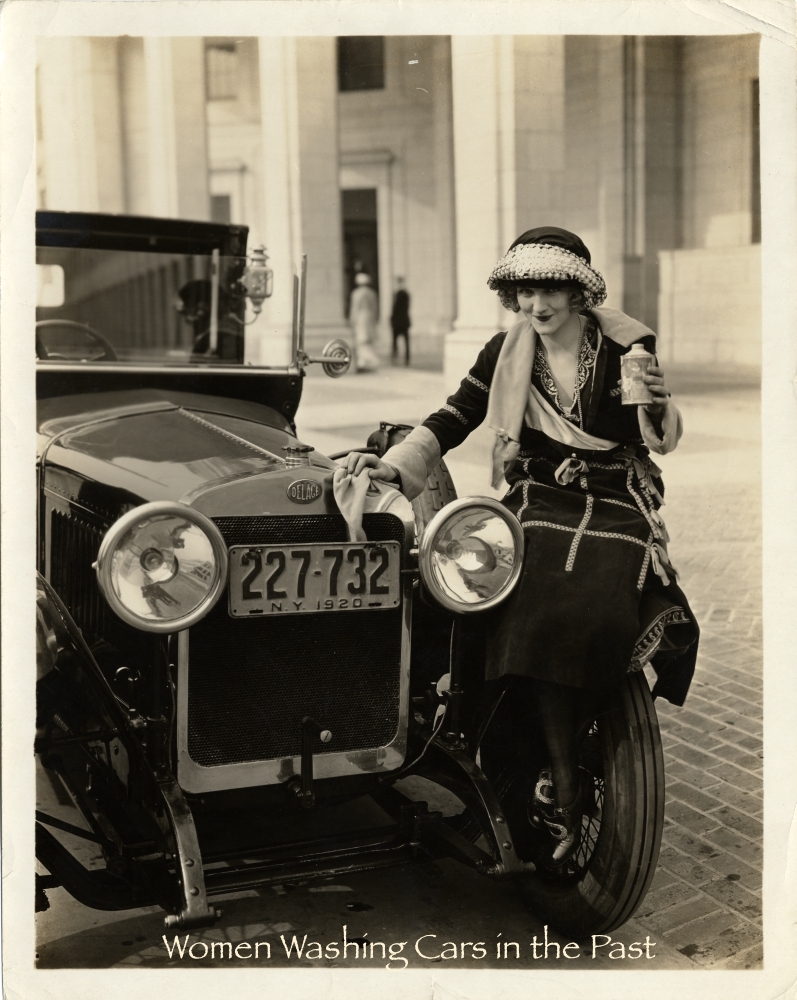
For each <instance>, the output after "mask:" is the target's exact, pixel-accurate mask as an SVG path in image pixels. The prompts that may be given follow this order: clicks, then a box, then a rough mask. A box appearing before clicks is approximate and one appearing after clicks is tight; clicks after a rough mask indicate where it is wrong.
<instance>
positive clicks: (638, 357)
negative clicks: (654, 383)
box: [620, 344, 656, 406]
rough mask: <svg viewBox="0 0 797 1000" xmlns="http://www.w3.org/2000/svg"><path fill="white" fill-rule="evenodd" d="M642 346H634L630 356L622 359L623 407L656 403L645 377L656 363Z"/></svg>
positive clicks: (624, 356) (629, 353) (621, 385)
mask: <svg viewBox="0 0 797 1000" xmlns="http://www.w3.org/2000/svg"><path fill="white" fill-rule="evenodd" d="M655 360H656V359H655V358H654V357H653V355H652V354H648V352H647V351H646V350H645V348H644V347H643V346H642V345H641V344H634V345H632V347H631V350H630V351H629V352H628V354H624V355H623V356H622V358H620V392H621V399H622V404H623V406H639V405H642V404H645V403H652V402H654V396H653V393H652V392H651V391H650V389H649V388H648V386H647V385H646V384H645V381H644V376H645V375H646V374H647V370H648V368H650V366H651V365H652V364H654V363H655Z"/></svg>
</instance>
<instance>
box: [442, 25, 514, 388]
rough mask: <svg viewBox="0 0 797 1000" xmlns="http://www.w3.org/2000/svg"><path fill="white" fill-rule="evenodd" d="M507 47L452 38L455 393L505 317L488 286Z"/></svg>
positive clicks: (450, 363)
mask: <svg viewBox="0 0 797 1000" xmlns="http://www.w3.org/2000/svg"><path fill="white" fill-rule="evenodd" d="M499 45H500V40H499V39H497V38H493V37H479V36H476V35H454V36H452V38H451V89H452V101H453V122H454V165H455V169H454V179H455V182H454V200H455V216H456V244H457V245H456V263H457V318H456V320H455V322H454V331H453V333H450V334H449V335H448V336H447V337H446V343H445V349H444V355H443V366H444V368H443V370H444V373H445V380H446V387H447V388H453V386H455V385H456V384H457V383H458V382H459V380H460V379H461V378H462V376H463V375H464V374H465V372H466V371H467V370H468V368H469V367H470V365H471V364H472V363H473V359H474V358H475V357H476V354H477V352H478V350H479V348H480V347H481V346H482V345H483V344H484V343H485V341H486V340H488V339H489V338H490V337H491V336H492V335H493V334H494V333H495V332H496V331H497V330H498V328H499V322H500V320H499V317H500V315H501V313H502V310H501V307H500V303H499V302H498V299H497V298H496V296H495V294H494V293H493V292H491V291H490V290H489V289H488V288H487V287H486V284H485V282H486V280H487V277H488V275H489V273H490V270H491V269H492V267H493V266H494V264H495V262H496V260H497V259H498V255H499V252H500V247H501V235H502V233H501V218H500V210H501V180H502V177H501V162H500V156H501V150H500V146H499V141H498V139H499V135H498V100H499V80H498V73H499V66H498V47H499Z"/></svg>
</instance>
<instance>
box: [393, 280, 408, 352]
mask: <svg viewBox="0 0 797 1000" xmlns="http://www.w3.org/2000/svg"><path fill="white" fill-rule="evenodd" d="M390 326H391V329H392V330H393V360H394V361H395V360H396V358H397V357H398V339H399V337H403V338H404V364H405V365H409V363H410V326H412V323H411V321H410V294H409V292H408V291H407V289H406V288H405V287H404V279H403V278H396V294H395V295H394V296H393V311H392V312H391V314H390Z"/></svg>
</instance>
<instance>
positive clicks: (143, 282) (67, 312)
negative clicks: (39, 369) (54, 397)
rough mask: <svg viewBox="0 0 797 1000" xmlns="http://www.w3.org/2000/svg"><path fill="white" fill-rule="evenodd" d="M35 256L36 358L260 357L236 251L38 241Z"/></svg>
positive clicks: (222, 360) (231, 361)
mask: <svg viewBox="0 0 797 1000" xmlns="http://www.w3.org/2000/svg"><path fill="white" fill-rule="evenodd" d="M36 261H37V265H38V267H37V271H38V294H37V307H36V356H37V358H39V360H41V361H49V362H61V363H63V362H81V363H86V362H128V363H135V364H147V363H150V364H152V363H157V364H163V363H176V364H179V363H189V364H195V365H196V364H200V365H201V364H203V363H204V364H208V363H210V364H225V365H242V364H259V363H260V354H261V352H260V345H259V340H260V334H261V331H262V330H263V329H264V328H265V324H264V319H263V316H264V314H262V313H261V316H260V318H257V319H256V318H255V316H254V314H253V312H252V307H251V303H248V302H247V299H246V295H245V289H244V288H243V286H242V285H241V284H240V281H239V279H240V278H241V277H243V275H244V272H245V269H246V265H247V261H246V258H244V257H222V256H219V255H217V254H216V255H214V256H210V255H186V254H168V253H142V252H138V251H128V250H96V249H85V248H79V247H38V248H37V251H36Z"/></svg>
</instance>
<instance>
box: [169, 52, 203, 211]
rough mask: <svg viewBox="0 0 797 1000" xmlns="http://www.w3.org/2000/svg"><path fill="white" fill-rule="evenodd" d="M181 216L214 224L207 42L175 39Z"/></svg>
mask: <svg viewBox="0 0 797 1000" xmlns="http://www.w3.org/2000/svg"><path fill="white" fill-rule="evenodd" d="M170 41H171V50H172V73H173V87H174V94H175V103H174V132H175V164H176V171H177V213H178V215H179V216H180V218H182V219H198V220H200V221H203V220H204V221H209V220H210V174H209V165H208V130H207V121H206V118H205V106H206V101H205V42H204V39H203V38H191V37H183V38H172V39H171V40H170Z"/></svg>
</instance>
